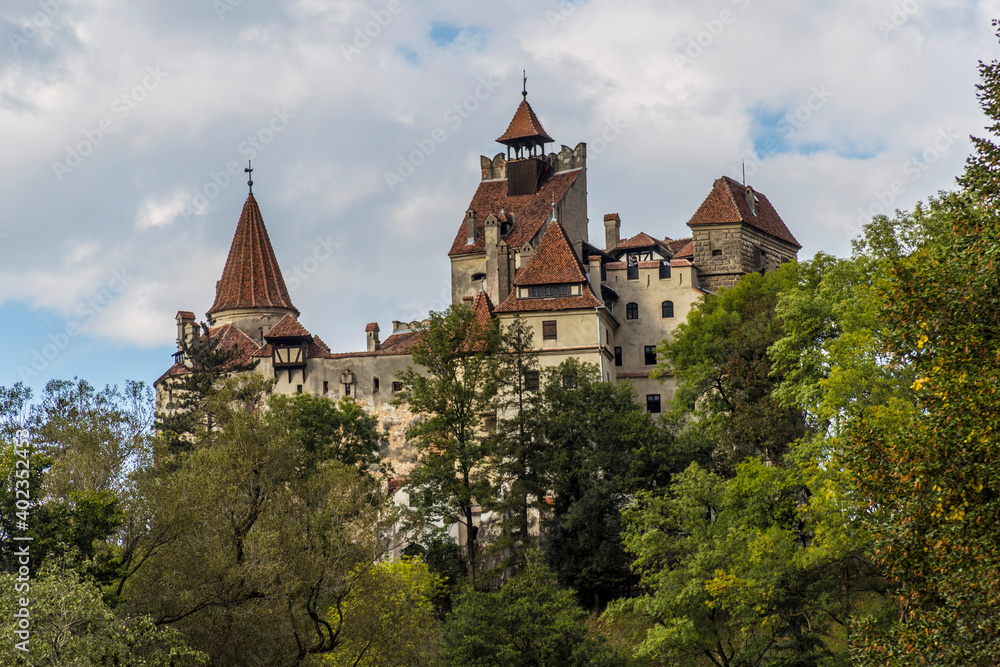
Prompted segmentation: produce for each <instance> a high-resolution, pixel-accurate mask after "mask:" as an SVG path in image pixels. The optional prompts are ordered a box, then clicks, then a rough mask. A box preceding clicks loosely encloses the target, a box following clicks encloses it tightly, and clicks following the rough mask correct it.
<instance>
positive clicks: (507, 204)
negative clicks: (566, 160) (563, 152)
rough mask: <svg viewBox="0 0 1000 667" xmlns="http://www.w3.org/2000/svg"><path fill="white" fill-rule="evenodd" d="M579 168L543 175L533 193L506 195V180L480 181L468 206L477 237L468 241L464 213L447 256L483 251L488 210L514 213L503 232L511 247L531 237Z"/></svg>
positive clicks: (559, 198)
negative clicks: (507, 227)
mask: <svg viewBox="0 0 1000 667" xmlns="http://www.w3.org/2000/svg"><path fill="white" fill-rule="evenodd" d="M579 175H580V170H578V169H575V170H573V171H564V172H560V173H558V174H555V175H553V176H552V177H551V178H547V179H545V182H543V183H542V185H541V187H540V188H539V189H538V192H536V193H535V194H533V195H516V196H512V197H509V196H507V181H505V180H503V181H482V182H481V183H480V184H479V187H478V188H477V189H476V194H475V195H473V197H472V203H470V204H469V207H468V208H469V210H472V211H473V212H474V213H475V215H476V240H475V242H474V243H472V244H468V240H469V239H468V233H467V231H466V227H465V225H466V223H465V215H464V214H463V216H462V224H461V225H459V228H458V233H457V234H456V235H455V240H454V242H453V243H452V244H451V250H450V251H449V252H448V255H449V256H454V255H471V254H476V253H483V252H486V234H485V226H484V222H485V220H486V218H487V217H489V215H490V214H493V215H495V216H497V217H499V216H500V212H501V211H503V212H506V213H509V214H511V215H512V216H513V217H514V226H513V227H512V228H511V231H510V232H509V233H508V234H507V235H506V236H503V237H502V238H503V240H504V241H506V242H507V245H509V246H510V247H511V248H520V247H521V246H523V245H524V244H525V243H527V242H528V241H531V239H533V238H534V237H535V234H537V233H538V230H539V229H541V227H542V225H543V224H544V223H545V221H546V220H548V219H549V215H550V214H551V213H552V202H556V203H559V202H561V201H562V200H563V197H565V196H566V192H567V191H568V190H569V189H570V187H571V186H572V185H573V183H574V182H576V178H577V176H579Z"/></svg>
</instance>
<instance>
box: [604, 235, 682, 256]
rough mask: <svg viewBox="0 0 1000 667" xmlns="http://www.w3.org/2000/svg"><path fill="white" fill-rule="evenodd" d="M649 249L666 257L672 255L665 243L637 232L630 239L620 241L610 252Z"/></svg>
mask: <svg viewBox="0 0 1000 667" xmlns="http://www.w3.org/2000/svg"><path fill="white" fill-rule="evenodd" d="M650 247H654V248H659V249H660V250H662V251H664V252H665V253H666V254H668V255H671V254H673V250H672V249H671V248H670V245H668V244H667V243H666V242H665V241H660V240H659V239H655V238H653V237H652V236H650V235H649V234H647V233H646V232H639V233H638V234H636V235H635V236H633V237H632V238H630V239H626V240H624V241H621V242H620V243H619V244H618V245H616V246H615V247H614V248H612V252H615V251H618V250H632V249H634V248H650ZM616 254H617V253H616Z"/></svg>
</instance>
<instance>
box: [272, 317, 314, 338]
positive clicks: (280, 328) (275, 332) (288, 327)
mask: <svg viewBox="0 0 1000 667" xmlns="http://www.w3.org/2000/svg"><path fill="white" fill-rule="evenodd" d="M309 336H311V334H310V333H309V332H308V331H306V328H305V327H304V326H302V325H301V324H299V321H298V320H297V319H295V318H294V317H293V316H292V315H285V316H284V317H282V318H281V320H279V321H278V323H277V324H275V325H274V327H273V328H272V329H271V330H270V331H268V332H267V333H266V334H264V338H268V339H269V338H307V337H309Z"/></svg>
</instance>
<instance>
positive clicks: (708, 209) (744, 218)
mask: <svg viewBox="0 0 1000 667" xmlns="http://www.w3.org/2000/svg"><path fill="white" fill-rule="evenodd" d="M687 224H688V227H690V228H691V233H692V236H693V237H694V240H693V243H694V248H693V250H694V258H693V259H694V265H695V266H696V267H697V268H698V276H699V282H700V284H701V286H702V287H704V288H705V289H707V290H709V291H712V292H714V291H716V290H717V289H719V288H720V287H731V286H733V285H735V284H736V282H737V281H739V279H740V278H741V277H742V276H744V275H746V274H748V273H753V272H755V271H760V272H763V271H774V270H775V269H777V268H778V267H779V266H781V265H782V264H783V263H785V262H788V261H791V260H793V259H795V258H796V256H797V255H798V251H799V249H800V248H802V244H800V243H799V242H798V241H796V240H795V237H794V236H793V235H792V233H791V232H790V231H789V230H788V227H787V226H785V223H784V221H783V220H782V219H781V216H779V215H778V212H777V211H775V210H774V207H773V206H772V205H771V202H770V201H768V199H767V197H765V196H764V195H763V194H762V193H760V192H756V191H755V190H754V189H753V188H752V187H750V186H749V185H742V184H741V183H739V182H738V181H736V180H734V179H732V178H729V177H728V176H723V177H722V178H719V179H716V181H715V183H713V184H712V191H711V192H710V193H709V194H708V196H707V197H706V198H705V201H703V202H702V204H701V206H699V207H698V210H697V211H696V212H695V214H694V215H693V216H692V217H691V220H689V221H688V223H687Z"/></svg>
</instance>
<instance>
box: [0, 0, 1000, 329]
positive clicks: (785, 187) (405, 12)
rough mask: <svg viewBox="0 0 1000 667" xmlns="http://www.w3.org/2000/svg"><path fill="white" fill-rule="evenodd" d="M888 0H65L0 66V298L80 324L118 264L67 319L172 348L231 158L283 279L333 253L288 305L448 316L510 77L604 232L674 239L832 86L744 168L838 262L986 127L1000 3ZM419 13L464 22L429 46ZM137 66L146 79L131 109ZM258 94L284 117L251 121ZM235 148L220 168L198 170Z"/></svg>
mask: <svg viewBox="0 0 1000 667" xmlns="http://www.w3.org/2000/svg"><path fill="white" fill-rule="evenodd" d="M894 4H898V3H895V2H891V1H890V0H870V1H869V0H851V1H848V2H837V3H804V4H800V5H789V4H788V3H787V2H779V0H738V1H736V2H733V1H731V0H722V1H720V2H719V3H716V4H704V3H702V4H693V3H682V2H679V1H676V0H673V1H670V0H668V1H665V2H664V1H661V0H628V1H627V2H625V3H622V2H615V1H613V0H589V1H586V2H571V1H569V0H567V2H562V3H560V2H557V1H556V0H552V1H551V2H543V3H538V2H532V1H530V0H513V1H512V2H510V3H507V4H505V5H504V11H503V12H497V11H496V10H495V7H492V6H487V5H482V4H477V3H452V2H444V1H442V0H430V1H428V2H413V1H411V0H404V2H403V3H402V10H401V11H400V12H399V13H398V14H395V15H393V16H392V18H391V20H383V21H382V23H378V24H377V25H378V28H377V30H376V29H375V28H372V27H370V26H369V24H370V23H371V21H373V20H375V21H376V22H377V20H378V16H373V15H372V12H373V11H375V12H376V13H377V12H380V11H382V10H383V9H384V8H385V7H386V3H384V2H380V1H379V0H375V1H374V2H370V3H366V2H361V1H360V0H357V1H355V0H352V1H351V2H333V1H327V0H289V1H287V2H276V3H248V2H244V3H240V4H239V5H237V6H235V7H234V11H232V12H227V13H226V14H225V15H224V17H223V20H220V17H219V16H218V15H217V14H216V12H215V11H214V10H213V9H212V7H211V3H204V2H193V1H192V2H178V3H149V4H146V5H142V6H135V5H134V3H125V2H118V1H116V2H101V3H97V2H88V3H71V4H70V3H67V4H66V5H65V6H64V7H63V9H62V10H61V11H60V13H59V15H58V17H57V19H58V20H57V21H56V22H55V23H54V28H53V29H52V30H50V31H48V32H46V33H45V35H43V36H41V37H38V38H35V39H34V40H30V41H29V43H28V44H26V45H25V46H24V47H23V48H22V49H20V50H19V51H18V53H16V54H12V53H8V54H7V56H6V57H4V58H2V59H0V133H2V134H3V136H4V137H5V144H4V151H3V153H2V154H0V197H2V198H3V201H4V202H5V204H4V206H5V218H4V220H3V230H4V233H6V234H8V237H7V238H5V239H4V241H3V244H2V245H0V294H2V295H3V299H5V302H10V301H18V302H22V303H26V304H29V305H31V306H32V307H38V308H46V309H50V310H53V311H55V312H58V313H60V314H63V315H64V316H65V317H74V316H75V315H74V313H75V312H76V311H77V310H78V308H79V304H80V303H81V300H83V301H84V302H86V299H87V298H89V297H91V296H93V295H94V294H96V293H98V292H99V290H100V289H102V286H104V285H105V284H106V283H107V282H108V281H109V280H110V279H111V276H112V272H113V271H123V270H124V271H128V272H130V273H131V274H132V275H134V276H135V282H134V283H133V284H131V285H130V286H129V288H128V289H127V290H126V291H124V292H123V293H122V294H121V295H120V296H118V297H116V299H115V300H114V301H113V302H111V303H109V305H108V306H107V307H106V308H105V309H104V310H103V311H102V313H101V316H100V317H95V318H94V319H93V321H92V322H89V323H88V325H87V326H88V327H89V329H88V331H90V332H92V333H93V334H94V335H97V336H101V337H104V338H108V339H111V340H116V341H122V342H123V343H126V344H133V345H136V346H148V345H155V344H169V343H170V342H171V341H172V340H173V337H174V331H173V316H174V313H176V311H177V310H178V309H191V310H194V311H195V312H199V313H201V312H203V311H204V310H205V309H207V308H208V307H209V305H210V304H211V301H212V296H213V294H214V285H215V281H216V280H218V278H219V276H220V275H221V272H222V265H223V262H224V261H225V256H226V252H227V251H228V248H229V244H230V241H231V239H232V233H233V230H234V228H235V225H236V222H237V220H238V218H239V214H240V210H241V207H242V205H243V201H244V197H245V196H246V190H245V187H246V186H245V185H244V183H245V180H246V179H245V178H243V176H244V174H243V173H242V169H243V167H244V166H245V164H246V160H247V159H248V158H251V157H252V158H253V161H254V167H255V172H254V181H255V186H254V191H255V194H256V196H257V199H258V201H259V202H260V205H261V208H262V211H263V213H264V216H265V220H266V222H267V225H268V229H269V232H270V235H271V239H272V242H273V244H274V246H275V250H276V252H277V254H278V259H279V262H281V264H282V266H283V267H285V270H286V273H287V272H289V271H292V270H293V269H294V267H295V266H298V265H299V264H301V263H302V261H303V259H304V258H307V257H308V256H309V253H310V252H311V248H312V247H313V244H314V243H316V239H317V238H326V237H327V235H333V236H334V237H335V238H336V239H337V242H338V243H341V244H342V246H341V247H340V248H339V249H338V250H337V252H335V253H333V254H332V255H331V259H330V260H327V261H326V262H325V263H324V264H323V265H321V266H320V267H319V268H318V269H317V270H316V272H315V273H314V274H311V275H310V276H309V279H308V280H307V281H305V282H303V283H302V286H301V289H299V290H297V291H296V294H295V295H294V299H295V303H296V305H297V306H298V307H299V308H300V309H301V310H302V312H303V319H304V320H305V321H306V322H308V323H309V327H310V329H311V330H313V331H314V332H315V333H317V334H319V335H321V336H323V338H324V339H325V340H326V341H327V342H328V343H329V344H330V345H331V346H332V347H333V348H334V349H358V348H360V347H362V346H363V343H364V339H363V329H364V324H365V323H366V322H369V321H372V320H378V319H381V320H382V323H383V325H387V323H388V321H389V320H390V319H401V318H403V319H406V318H409V319H414V318H416V317H417V316H418V315H419V313H418V312H417V311H419V310H420V309H423V308H428V307H435V308H440V307H444V306H445V305H447V304H446V303H445V301H446V299H447V290H446V289H444V288H445V287H446V286H447V280H448V266H449V264H448V259H447V256H446V254H447V251H448V248H449V247H450V244H451V241H452V239H453V238H454V234H455V231H456V228H457V226H458V224H459V223H460V221H461V216H462V212H463V211H464V209H465V207H466V206H467V204H468V201H469V200H470V199H471V197H472V194H473V192H474V190H475V187H476V182H477V181H478V170H479V164H478V155H479V154H486V155H493V154H495V153H497V152H499V151H500V150H501V147H500V146H498V145H497V144H495V143H494V142H493V140H494V139H495V138H496V137H497V136H499V135H500V134H501V133H502V132H503V130H504V128H506V126H507V123H508V122H509V121H510V118H511V116H512V114H513V112H514V109H515V108H516V106H517V104H518V103H519V102H520V89H521V80H520V76H521V70H522V68H524V69H527V70H528V91H529V100H530V101H531V103H532V105H533V107H534V109H535V110H536V112H537V113H538V114H539V115H540V117H541V119H542V122H543V124H544V126H545V128H546V130H547V131H548V132H549V133H550V134H551V135H552V136H553V137H555V138H556V140H557V143H559V144H568V145H570V146H575V145H576V144H577V143H578V142H580V141H586V142H588V143H589V145H590V152H591V158H592V164H591V169H590V171H589V174H588V190H589V201H590V218H591V219H592V220H594V221H595V223H594V226H593V229H592V230H591V232H592V235H594V236H596V237H598V238H599V237H600V235H601V233H602V232H601V230H600V229H599V224H600V223H599V221H600V219H601V216H602V214H603V213H605V212H611V211H618V212H620V213H621V214H622V216H623V220H624V225H625V228H624V229H623V230H622V233H623V234H627V235H632V234H635V233H636V232H638V231H640V230H646V231H649V232H651V233H654V234H658V235H670V236H672V237H680V236H684V235H686V233H687V231H688V230H687V228H686V227H685V224H684V223H685V222H686V221H687V220H688V218H690V216H691V214H692V213H693V211H694V210H695V209H696V207H697V206H698V204H699V203H700V202H701V200H702V199H703V198H704V197H705V195H707V194H708V192H709V190H710V188H711V184H712V181H713V180H714V179H715V178H718V177H719V176H720V175H722V174H728V175H731V176H734V177H739V171H738V170H739V165H740V161H741V160H742V159H746V158H747V155H748V153H751V152H754V153H759V151H760V146H761V142H762V141H765V140H766V138H767V133H768V132H771V133H774V132H776V131H777V130H775V128H773V127H771V128H768V127H766V123H764V122H763V121H762V119H765V120H766V116H767V115H768V114H771V115H774V116H775V117H776V118H777V119H780V118H781V117H782V116H783V115H784V114H786V113H790V112H792V113H794V111H795V110H796V109H798V108H799V107H801V106H802V105H803V104H807V103H808V100H809V96H810V94H811V91H812V89H813V88H814V87H817V86H821V87H825V88H826V89H828V90H829V91H831V92H832V95H831V96H830V97H829V99H828V100H827V101H826V102H824V103H823V105H822V106H821V107H820V108H818V109H813V110H812V113H811V114H810V117H809V119H808V120H807V121H805V122H803V123H802V124H801V126H799V127H796V128H795V132H794V134H793V135H790V136H786V137H784V140H785V142H784V143H783V144H781V145H780V146H779V147H778V148H776V149H775V150H773V151H770V152H768V153H767V154H766V155H764V156H762V157H763V159H762V160H759V161H760V164H759V165H756V164H755V165H754V171H753V174H752V176H751V179H752V182H753V183H754V185H755V187H758V188H759V189H760V190H761V191H763V192H764V193H765V194H767V195H768V197H769V198H770V199H771V201H772V203H773V204H774V205H775V206H776V208H777V209H778V211H779V212H780V213H781V215H782V217H783V218H784V220H785V221H786V223H787V224H788V225H789V227H790V228H791V229H792V231H793V233H794V234H795V235H796V236H797V237H798V238H799V240H800V241H801V242H802V243H803V244H804V245H805V248H804V249H803V252H802V255H803V256H810V255H812V254H813V253H814V252H816V251H818V250H825V251H827V252H831V253H834V254H840V255H844V254H847V253H848V252H849V251H850V246H849V236H850V230H851V229H852V228H853V227H852V226H856V225H857V223H858V222H859V210H860V211H865V210H868V209H869V208H871V206H872V204H873V203H879V202H880V197H879V195H881V194H883V193H884V192H886V191H891V188H892V184H893V183H894V181H897V180H899V181H903V184H904V185H905V188H904V189H903V191H902V193H901V194H899V195H893V197H894V201H893V202H892V205H893V206H900V207H909V206H912V205H913V203H914V202H916V201H917V200H918V199H920V198H922V197H926V196H927V195H928V194H931V193H933V192H935V191H936V190H938V189H939V188H942V187H949V186H950V184H951V183H952V182H953V179H954V177H955V176H956V175H957V174H958V173H959V171H960V170H961V168H962V162H963V159H964V156H965V154H966V153H967V152H968V150H969V148H968V142H967V140H966V136H967V135H968V134H970V133H973V134H980V135H981V134H983V130H982V128H983V125H984V120H983V117H982V115H981V114H980V112H979V110H978V106H977V104H976V101H975V97H974V95H975V90H974V85H975V83H976V80H977V73H976V62H977V60H978V59H990V58H993V57H995V56H996V54H997V52H998V49H997V42H996V37H995V36H994V35H993V34H992V31H991V28H990V25H989V21H988V19H989V17H991V16H995V15H996V10H997V8H998V7H1000V4H998V2H997V0H989V1H985V0H984V1H982V2H977V3H972V4H970V3H959V2H951V3H949V4H941V5H938V4H934V5H933V6H932V5H930V4H927V3H924V7H923V9H921V10H920V12H918V13H916V14H914V15H913V16H911V17H909V18H907V20H906V21H905V22H904V23H903V24H901V26H900V28H899V30H895V31H892V32H891V33H889V34H887V35H885V36H883V34H882V32H881V31H880V29H879V24H878V21H879V20H882V19H883V18H884V17H885V16H887V15H890V14H891V12H892V11H893V5H894ZM567 7H569V8H571V10H570V9H567ZM560 8H562V9H560ZM22 11H27V10H23V9H22ZM723 11H728V12H730V14H726V15H723V14H722V12H723ZM551 12H555V16H556V17H557V18H558V19H560V20H555V21H553V20H552V15H551V14H550V13H551ZM0 14H3V18H5V19H6V20H7V21H9V22H15V23H16V21H17V19H18V17H19V16H20V14H18V13H17V12H15V11H12V10H9V9H8V10H2V11H0ZM382 17H383V19H385V17H384V16H382ZM562 19H565V20H562ZM723 19H725V21H723ZM433 26H438V27H440V26H450V27H452V28H454V30H450V31H445V32H448V33H453V34H457V35H458V37H457V38H456V39H454V41H451V42H450V43H446V44H438V43H435V41H434V39H432V38H431V29H432V27H433ZM720 26H721V27H720ZM366 27H367V28H368V29H369V32H371V33H372V34H371V35H369V36H368V39H367V42H365V44H364V46H363V47H359V49H358V50H359V53H355V54H352V56H351V57H350V58H349V59H348V58H347V57H345V54H344V51H343V48H342V45H344V44H348V45H353V44H355V40H356V39H358V29H360V30H361V31H362V32H364V31H365V29H366ZM699 39H700V40H701V41H700V42H699ZM692 40H693V41H692ZM360 41H364V40H360ZM692 44H695V45H699V46H700V50H698V49H692V50H691V51H690V52H689V51H688V49H689V48H691V45H692ZM5 46H6V45H5ZM696 52H697V54H696V57H691V54H692V53H696ZM685 57H686V58H689V60H690V62H687V61H684V60H683V58H685ZM147 68H154V70H155V69H156V68H159V69H160V70H161V71H162V72H163V73H164V74H165V76H164V78H163V79H162V81H160V82H158V83H157V85H156V86H155V87H154V88H152V89H149V90H146V91H145V94H142V93H140V96H141V97H142V98H143V99H141V100H137V99H134V95H133V91H135V90H136V87H137V86H142V85H143V81H144V78H145V77H147V76H148V69H147ZM491 74H492V75H494V79H495V80H496V81H497V85H496V86H495V90H492V92H491V93H490V94H489V95H486V96H484V97H483V99H481V100H478V105H477V108H476V109H475V110H474V111H472V112H468V113H466V114H464V115H463V116H462V117H461V123H460V124H458V126H454V125H453V124H452V123H449V121H448V120H447V118H448V116H446V114H447V113H448V112H449V110H450V109H453V105H455V104H461V103H462V102H463V101H464V100H465V99H466V98H468V97H469V96H470V95H474V94H475V91H476V89H477V87H478V86H479V85H480V82H481V78H482V77H486V78H489V76H490V75H491ZM498 75H499V76H498ZM122 96H126V97H127V98H128V99H126V100H125V101H122ZM116 101H122V103H123V104H126V107H127V108H128V111H129V113H128V114H127V116H126V117H124V118H122V117H119V116H120V112H116V111H115V109H116V108H119V107H117V106H114V105H116ZM133 107H134V108H133ZM276 108H277V109H287V111H288V112H289V113H290V114H293V115H294V118H293V119H291V120H290V121H289V122H288V124H287V127H286V128H284V129H282V131H280V132H270V134H269V130H270V128H269V122H270V120H271V119H272V117H273V114H274V110H275V109H276ZM105 119H110V121H112V122H113V130H112V131H110V132H105V131H102V136H101V140H100V141H99V142H96V141H91V142H90V143H91V144H92V145H91V146H90V147H89V150H87V149H86V148H84V150H87V153H88V154H87V155H85V156H83V155H81V159H80V160H79V164H76V165H75V166H73V167H72V169H71V170H70V171H69V172H68V173H63V174H61V179H60V178H59V177H58V176H57V174H56V173H55V171H54V169H53V163H54V162H68V160H69V158H68V155H69V153H71V152H72V151H73V150H77V149H78V148H79V146H80V144H81V142H86V141H88V139H87V137H88V136H91V137H95V136H96V135H95V134H94V132H95V129H100V128H101V123H102V121H103V120H105ZM609 123H610V124H612V125H614V126H615V127H616V128H617V129H616V130H615V131H614V132H613V133H612V135H613V138H611V139H608V138H607V137H608V136H609V135H608V134H607V133H606V132H607V128H608V127H609ZM949 125H950V127H951V131H953V132H954V134H956V135H958V136H960V137H962V138H961V140H958V141H955V142H953V143H952V144H951V145H950V147H949V149H948V150H947V151H944V152H943V153H941V154H940V155H938V156H937V157H936V158H935V159H934V160H933V161H932V162H926V163H921V165H920V166H919V167H918V169H919V177H916V178H914V176H913V175H912V172H908V171H907V167H906V165H907V163H908V161H912V160H914V159H915V158H916V157H918V156H921V155H922V154H923V153H924V151H925V150H927V148H928V146H933V142H934V141H935V137H936V133H937V132H938V130H939V128H941V127H943V126H949ZM436 128H443V129H444V130H445V131H446V140H445V141H444V142H443V143H439V144H438V145H437V146H436V148H435V151H434V153H433V154H432V155H428V156H426V159H425V160H424V163H423V164H422V165H421V166H420V167H419V169H417V170H415V173H414V174H413V175H412V176H411V177H408V178H407V179H406V180H405V183H403V184H402V185H400V186H399V187H397V188H396V189H395V190H390V189H389V188H388V187H387V186H386V184H385V179H384V174H385V172H386V171H387V170H394V169H396V168H397V167H398V165H399V157H400V156H406V155H409V154H410V153H411V152H412V151H413V150H414V148H415V145H416V144H415V142H419V141H421V140H423V139H425V138H426V137H427V136H429V135H430V133H431V132H432V131H434V130H435V129H436ZM88 133H89V135H88ZM264 139H267V141H264ZM601 139H604V143H603V146H602V145H601V141H600V140H601ZM255 142H256V143H255ZM556 148H558V146H557V147H556ZM598 148H600V149H601V150H598ZM229 162H233V163H234V164H237V165H238V168H237V169H234V173H235V174H236V175H235V176H233V177H231V178H228V179H219V178H213V174H215V175H219V174H220V173H221V172H222V171H224V170H225V169H226V165H227V163H229ZM749 162H750V161H749V160H748V164H749ZM748 171H749V169H748ZM223 180H225V182H224V183H223V184H221V185H219V183H222V181H223ZM897 189H898V188H897ZM196 192H200V193H202V195H203V197H204V202H202V204H203V205H202V206H199V207H197V209H196V213H197V214H196V215H191V214H190V212H189V211H186V210H185V209H184V206H185V205H186V204H189V203H192V202H193V197H194V194H195V193H196ZM185 212H187V215H185ZM441 294H444V295H445V297H444V299H442V297H441Z"/></svg>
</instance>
